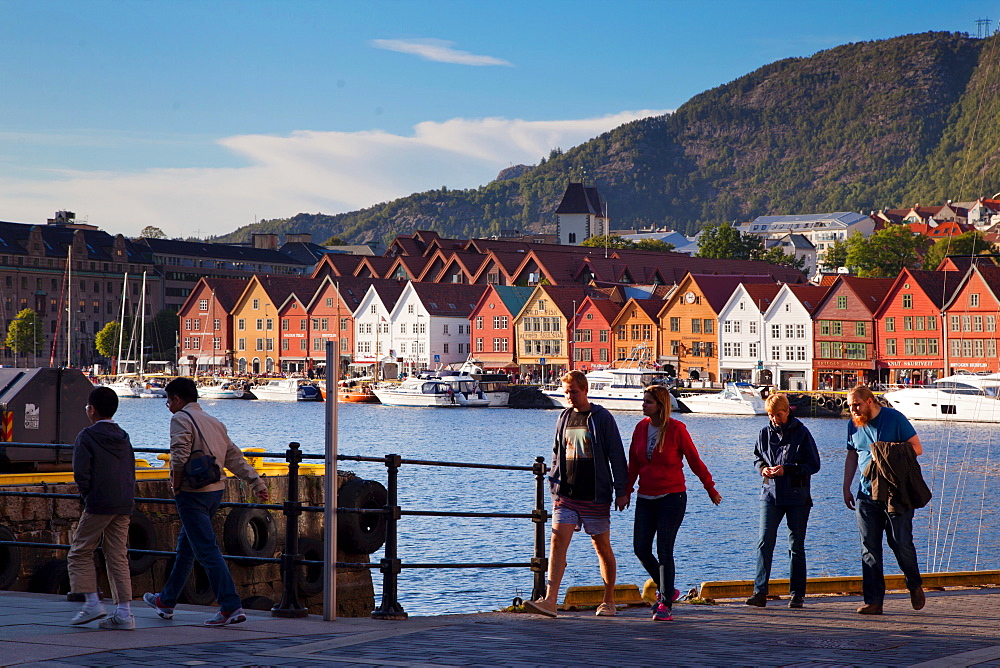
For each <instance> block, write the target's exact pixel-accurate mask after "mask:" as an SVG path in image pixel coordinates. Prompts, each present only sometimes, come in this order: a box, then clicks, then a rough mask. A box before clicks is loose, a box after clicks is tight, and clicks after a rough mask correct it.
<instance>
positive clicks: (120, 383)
mask: <svg viewBox="0 0 1000 668" xmlns="http://www.w3.org/2000/svg"><path fill="white" fill-rule="evenodd" d="M104 387H109V388H111V389H112V390H114V392H115V394H117V395H118V398H119V399H137V398H139V384H138V383H137V382H136V381H135V380H134V379H131V378H119V379H117V380H113V381H111V382H109V383H104Z"/></svg>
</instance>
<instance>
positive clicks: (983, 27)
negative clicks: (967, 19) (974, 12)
mask: <svg viewBox="0 0 1000 668" xmlns="http://www.w3.org/2000/svg"><path fill="white" fill-rule="evenodd" d="M991 23H993V21H991V20H990V19H989V17H987V18H985V19H976V37H977V38H979V39H984V38H986V37H989V36H990V24H991Z"/></svg>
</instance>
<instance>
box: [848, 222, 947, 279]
mask: <svg viewBox="0 0 1000 668" xmlns="http://www.w3.org/2000/svg"><path fill="white" fill-rule="evenodd" d="M929 243H930V240H929V239H928V238H927V237H925V236H923V235H922V234H913V233H912V232H910V228H909V226H907V225H890V226H889V227H886V228H885V229H882V230H879V231H878V232H875V233H874V234H872V235H871V236H870V237H868V238H867V239H866V238H864V237H863V236H861V233H860V232H855V233H854V234H852V235H851V237H850V238H849V239H848V240H847V266H848V267H850V268H851V270H852V271H854V272H855V273H857V275H858V276H862V277H865V278H891V277H894V276H896V275H897V274H898V273H899V272H900V270H901V269H902V268H903V267H907V268H910V269H913V268H914V267H916V266H917V265H919V264H920V256H921V255H922V254H923V252H924V250H925V249H926V248H927V245H928V244H929Z"/></svg>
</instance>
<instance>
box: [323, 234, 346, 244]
mask: <svg viewBox="0 0 1000 668" xmlns="http://www.w3.org/2000/svg"><path fill="white" fill-rule="evenodd" d="M321 245H322V246H346V245H347V242H346V241H344V240H343V239H341V238H340V237H338V236H337V235H336V234H335V235H333V236H332V237H330V238H329V239H327V240H326V241H324V242H323V243H322V244H321Z"/></svg>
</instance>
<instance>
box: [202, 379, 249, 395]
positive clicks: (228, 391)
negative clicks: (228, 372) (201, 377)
mask: <svg viewBox="0 0 1000 668" xmlns="http://www.w3.org/2000/svg"><path fill="white" fill-rule="evenodd" d="M198 397H199V398H201V399H242V398H243V388H242V386H241V384H240V383H239V381H231V380H222V379H219V380H216V381H215V382H212V383H209V384H206V385H202V386H201V387H199V388H198Z"/></svg>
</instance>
